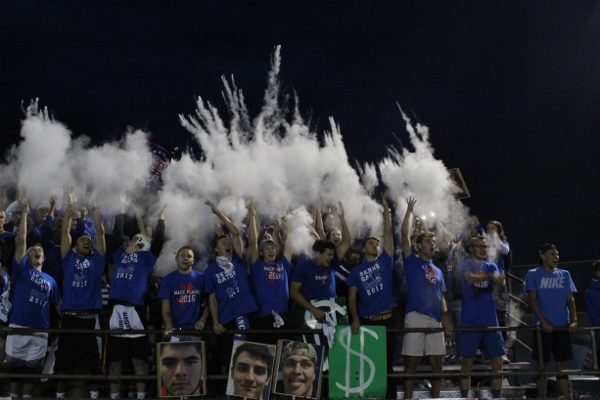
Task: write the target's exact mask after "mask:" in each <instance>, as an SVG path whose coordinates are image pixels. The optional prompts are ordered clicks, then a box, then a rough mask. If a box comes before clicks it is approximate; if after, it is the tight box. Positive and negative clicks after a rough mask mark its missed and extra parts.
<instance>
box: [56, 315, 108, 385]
mask: <svg viewBox="0 0 600 400" xmlns="http://www.w3.org/2000/svg"><path fill="white" fill-rule="evenodd" d="M61 327H62V328H64V329H89V330H94V329H99V327H100V326H99V323H98V315H89V316H85V317H79V316H72V315H67V314H65V315H64V316H63V320H62V325H61ZM76 367H82V368H85V369H88V370H89V372H90V374H92V375H96V374H99V373H100V351H99V350H98V340H97V338H96V335H94V334H85V333H76V334H72V333H61V334H60V336H59V337H58V350H57V351H56V364H55V366H54V370H55V371H56V372H71V371H73V369H74V368H76Z"/></svg>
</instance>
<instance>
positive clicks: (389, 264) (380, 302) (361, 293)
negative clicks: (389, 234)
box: [347, 251, 396, 317]
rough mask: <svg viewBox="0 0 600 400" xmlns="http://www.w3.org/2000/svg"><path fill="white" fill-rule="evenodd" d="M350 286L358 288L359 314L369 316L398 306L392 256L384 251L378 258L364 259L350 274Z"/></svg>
mask: <svg viewBox="0 0 600 400" xmlns="http://www.w3.org/2000/svg"><path fill="white" fill-rule="evenodd" d="M347 282H348V286H349V287H355V288H357V289H358V315H360V316H361V317H367V316H370V315H377V314H381V313H383V312H385V311H390V310H391V309H392V308H394V307H396V300H395V299H394V294H393V286H394V266H393V260H392V257H391V256H390V255H389V254H388V253H386V252H385V251H384V252H382V253H381V254H380V255H379V257H377V259H376V260H373V261H363V262H362V263H361V264H359V265H357V266H356V267H354V268H353V269H352V270H351V271H350V274H349V275H348V280H347Z"/></svg>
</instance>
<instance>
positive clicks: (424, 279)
mask: <svg viewBox="0 0 600 400" xmlns="http://www.w3.org/2000/svg"><path fill="white" fill-rule="evenodd" d="M404 275H405V276H406V286H407V287H408V301H407V303H406V312H407V313H408V312H411V311H416V312H419V313H421V314H425V315H429V316H430V317H432V318H435V319H436V320H437V321H441V320H442V295H443V293H445V292H446V285H445V283H444V275H443V274H442V271H441V270H440V269H439V268H438V267H436V266H435V265H434V264H433V262H432V261H426V260H423V259H422V258H419V257H418V256H417V254H416V253H412V254H411V255H410V256H408V257H405V258H404Z"/></svg>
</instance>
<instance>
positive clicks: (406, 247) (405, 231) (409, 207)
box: [400, 197, 417, 257]
mask: <svg viewBox="0 0 600 400" xmlns="http://www.w3.org/2000/svg"><path fill="white" fill-rule="evenodd" d="M416 203H417V199H416V198H415V197H409V198H408V199H406V212H405V213H404V220H402V227H401V228H400V233H401V234H402V255H404V257H408V256H410V255H411V253H412V246H411V244H410V216H411V215H412V212H413V208H414V207H415V204H416Z"/></svg>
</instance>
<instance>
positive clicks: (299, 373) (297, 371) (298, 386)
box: [282, 351, 317, 397]
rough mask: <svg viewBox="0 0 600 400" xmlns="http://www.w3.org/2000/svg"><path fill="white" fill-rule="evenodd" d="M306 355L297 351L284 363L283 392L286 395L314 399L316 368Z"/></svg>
mask: <svg viewBox="0 0 600 400" xmlns="http://www.w3.org/2000/svg"><path fill="white" fill-rule="evenodd" d="M306 353H307V352H305V351H304V352H303V351H296V352H295V353H294V354H290V355H289V356H288V357H287V358H286V359H285V360H284V361H283V371H282V372H283V390H284V392H285V393H286V394H291V395H294V396H304V397H312V390H313V384H314V381H315V377H316V375H317V374H316V366H315V363H314V362H313V361H312V360H311V359H310V358H309V357H308V356H307V354H306Z"/></svg>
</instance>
